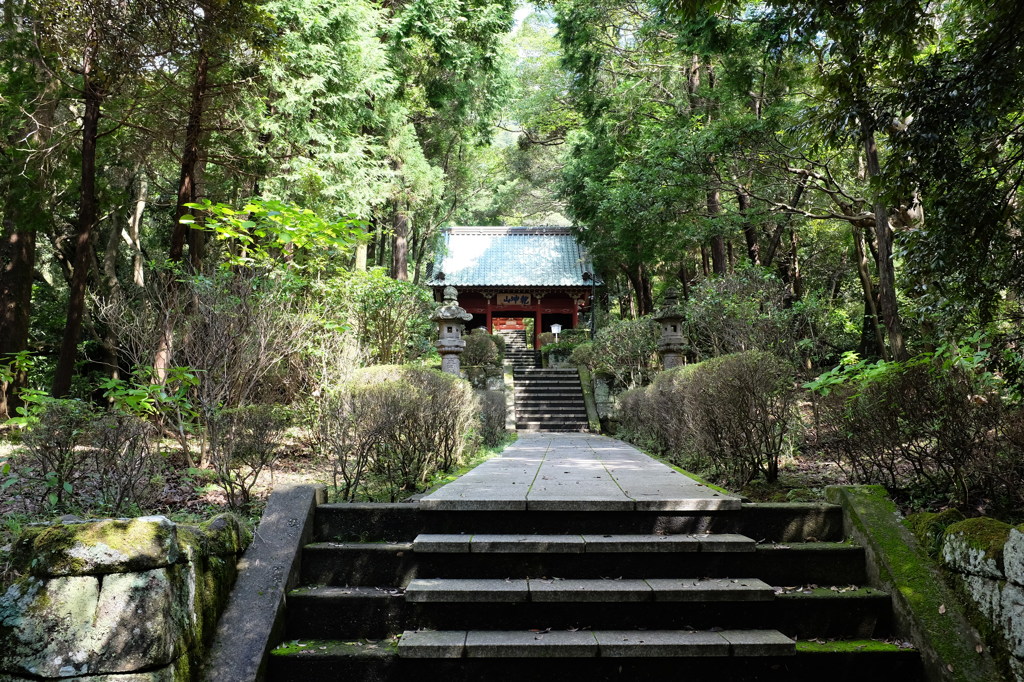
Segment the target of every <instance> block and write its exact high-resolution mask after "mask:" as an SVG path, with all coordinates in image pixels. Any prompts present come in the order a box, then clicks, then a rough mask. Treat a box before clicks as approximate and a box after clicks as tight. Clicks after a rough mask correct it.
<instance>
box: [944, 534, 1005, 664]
mask: <svg viewBox="0 0 1024 682" xmlns="http://www.w3.org/2000/svg"><path fill="white" fill-rule="evenodd" d="M1022 531H1024V526H1017V527H1016V528H1014V527H1012V526H1009V525H1007V524H1005V523H1002V522H1000V521H996V520H994V519H987V518H980V519H968V520H966V521H960V522H958V523H954V524H952V525H950V526H949V527H948V528H946V531H945V533H944V534H943V536H942V541H941V549H940V552H941V559H942V562H943V564H944V565H945V566H946V568H947V569H948V570H950V571H951V572H952V573H953V575H954V576H955V580H956V582H957V583H958V585H959V586H960V588H961V589H962V590H963V592H964V593H965V594H966V595H967V596H969V597H970V599H971V601H972V602H974V605H975V606H976V607H977V610H978V612H979V613H980V615H981V616H982V617H983V618H984V619H985V621H986V622H987V623H988V624H989V625H990V630H989V633H988V634H989V637H988V639H989V641H990V642H992V641H993V640H996V641H999V640H1001V641H1000V642H999V643H1000V644H1001V645H1003V646H1005V649H1006V654H1007V659H1008V664H1009V667H1010V671H1011V673H1012V675H1013V678H1014V679H1016V680H1017V682H1024V532H1022Z"/></svg>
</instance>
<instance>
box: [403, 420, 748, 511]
mask: <svg viewBox="0 0 1024 682" xmlns="http://www.w3.org/2000/svg"><path fill="white" fill-rule="evenodd" d="M739 507H740V500H739V498H738V497H733V496H730V495H726V494H724V493H719V492H717V491H715V490H713V489H711V488H708V487H707V486H705V485H703V484H701V483H698V482H697V481H695V480H693V479H692V478H690V477H689V476H685V475H683V474H681V473H679V472H678V471H675V470H674V469H672V468H670V467H667V466H665V465H664V464H662V463H661V462H657V461H655V460H653V459H651V458H650V457H648V456H647V455H645V454H643V453H642V452H640V451H639V450H637V449H636V448H634V447H631V446H629V445H627V444H626V443H623V442H622V441H618V440H614V439H612V438H607V437H605V436H596V435H591V434H584V433H530V432H522V431H521V432H520V433H519V440H518V441H516V442H515V443H514V444H513V445H511V446H509V447H508V448H506V449H505V451H504V452H503V453H502V454H501V455H500V456H498V457H495V458H494V459H490V460H488V461H486V462H484V463H483V464H481V465H480V466H478V467H477V468H475V469H473V470H472V471H470V472H469V473H467V474H465V475H464V476H461V477H459V478H458V479H456V480H454V481H452V482H451V483H449V484H447V485H445V486H442V487H441V488H440V489H438V490H437V491H435V492H434V493H432V494H430V495H427V496H426V497H424V498H422V499H421V500H420V508H421V509H434V510H463V511H470V510H524V509H529V510H543V511H633V510H636V511H678V510H686V511H689V510H711V509H739Z"/></svg>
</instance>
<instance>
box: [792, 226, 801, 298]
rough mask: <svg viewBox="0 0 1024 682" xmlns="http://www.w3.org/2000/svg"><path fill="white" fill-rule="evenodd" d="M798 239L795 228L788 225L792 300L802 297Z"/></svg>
mask: <svg viewBox="0 0 1024 682" xmlns="http://www.w3.org/2000/svg"><path fill="white" fill-rule="evenodd" d="M799 246H800V241H799V239H798V237H797V234H796V230H795V229H794V228H793V226H792V225H790V227H789V272H790V274H791V275H792V276H793V300H794V301H799V300H800V299H802V298H803V297H804V278H803V275H801V273H800V252H799V250H798V249H799Z"/></svg>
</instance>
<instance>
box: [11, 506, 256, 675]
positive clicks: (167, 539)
mask: <svg viewBox="0 0 1024 682" xmlns="http://www.w3.org/2000/svg"><path fill="white" fill-rule="evenodd" d="M248 542H249V534H248V531H246V530H245V528H244V527H243V526H242V525H241V523H240V521H239V520H238V518H237V517H235V516H232V515H230V514H225V515H222V516H218V517H216V518H214V519H212V520H211V521H209V522H207V523H204V524H201V525H198V526H190V525H179V524H175V523H173V522H171V521H169V520H168V519H167V518H165V517H163V516H149V517H143V518H137V519H113V520H104V521H88V522H66V523H57V524H47V525H38V526H30V527H29V528H28V529H27V530H26V531H25V532H24V533H23V534H22V536H21V538H20V539H19V540H18V542H17V543H16V546H15V549H14V561H15V563H16V566H17V568H18V569H19V571H20V572H21V573H22V577H21V578H19V579H18V580H17V581H16V582H15V583H14V584H13V585H11V586H10V588H9V589H8V590H7V592H6V593H5V594H4V595H3V596H2V597H0V682H21V680H25V679H28V678H30V679H32V680H39V679H44V680H45V679H62V680H82V681H83V682H84V681H85V680H89V681H90V682H115V681H116V682H179V681H183V680H191V679H195V678H196V676H195V671H196V670H198V667H199V663H200V661H201V659H202V655H203V650H204V646H205V644H207V643H208V642H209V640H210V637H211V635H212V633H213V631H214V629H215V627H216V624H217V618H218V616H219V615H220V612H221V610H222V609H223V607H224V604H225V602H226V600H227V596H228V594H229V592H230V590H231V586H232V584H233V583H234V580H235V576H236V571H237V569H236V563H237V558H238V556H239V555H240V553H241V552H242V550H243V549H244V548H245V546H246V545H247V544H248Z"/></svg>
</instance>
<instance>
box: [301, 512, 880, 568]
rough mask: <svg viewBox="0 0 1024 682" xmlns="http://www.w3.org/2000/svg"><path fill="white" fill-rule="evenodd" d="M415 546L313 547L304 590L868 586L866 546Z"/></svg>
mask: <svg viewBox="0 0 1024 682" xmlns="http://www.w3.org/2000/svg"><path fill="white" fill-rule="evenodd" d="M461 513H462V514H466V512H461ZM474 513H476V512H474ZM503 513H508V512H503ZM524 513H528V514H530V513H539V512H524ZM587 513H591V514H602V515H607V516H614V515H615V514H616V512H587ZM622 513H634V514H635V513H638V512H622ZM413 547H414V545H413V543H412V542H397V543H389V542H377V543H359V542H349V543H333V542H323V543H314V544H310V545H307V546H306V547H305V548H304V550H303V554H302V562H301V584H304V585H339V586H340V585H353V586H359V585H363V586H379V585H397V586H404V585H407V584H408V583H409V582H410V581H411V580H414V579H416V578H513V579H515V578H527V577H537V576H559V577H564V578H607V577H613V578H619V577H622V578H678V577H700V578H731V577H735V576H738V575H742V576H744V577H749V578H758V579H760V580H763V581H765V582H766V583H769V584H771V585H783V586H785V585H790V586H798V585H811V584H817V585H862V584H864V583H865V582H866V579H867V578H866V575H865V567H864V550H863V548H862V547H859V546H856V545H850V544H846V543H830V542H810V543H787V544H784V545H782V544H780V545H775V544H758V545H757V546H756V548H755V551H754V552H728V551H723V552H701V551H698V552H613V551H609V552H604V553H599V552H583V553H553V552H538V553H498V552H472V551H471V552H469V553H431V552H416V551H413Z"/></svg>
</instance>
